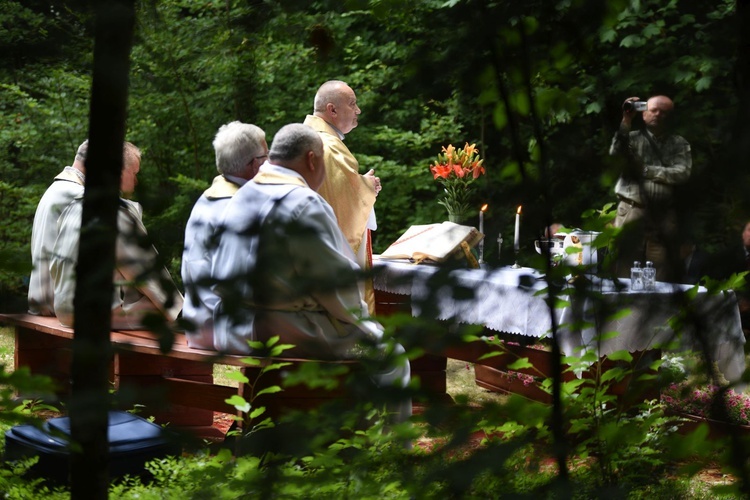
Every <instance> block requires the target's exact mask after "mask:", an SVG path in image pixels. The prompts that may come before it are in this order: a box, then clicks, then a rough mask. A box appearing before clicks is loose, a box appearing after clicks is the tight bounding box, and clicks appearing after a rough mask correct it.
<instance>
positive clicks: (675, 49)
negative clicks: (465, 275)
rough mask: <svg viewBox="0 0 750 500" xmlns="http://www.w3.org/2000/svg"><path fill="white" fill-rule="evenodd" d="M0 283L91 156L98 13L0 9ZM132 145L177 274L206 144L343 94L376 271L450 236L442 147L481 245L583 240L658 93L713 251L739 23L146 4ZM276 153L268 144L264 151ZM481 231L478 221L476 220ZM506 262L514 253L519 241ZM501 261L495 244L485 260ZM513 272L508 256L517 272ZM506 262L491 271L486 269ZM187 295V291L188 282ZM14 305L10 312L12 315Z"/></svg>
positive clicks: (152, 224) (695, 222) (530, 12)
mask: <svg viewBox="0 0 750 500" xmlns="http://www.w3.org/2000/svg"><path fill="white" fill-rule="evenodd" d="M2 6H3V9H2V13H1V14H0V19H2V26H3V27H4V29H3V30H2V31H0V44H1V45H2V47H3V49H4V52H5V53H6V54H8V56H7V57H5V58H3V59H2V61H0V74H2V78H0V82H2V83H0V97H2V98H1V99H0V123H1V124H2V126H1V127H0V151H2V153H0V173H1V174H2V175H1V176H0V178H1V179H2V181H0V215H1V216H2V219H3V220H4V221H5V223H4V224H3V225H2V227H1V228H0V233H1V234H0V254H1V255H3V257H5V258H4V259H2V260H3V262H4V264H3V265H2V268H0V272H2V283H3V287H4V289H5V290H6V292H8V291H12V292H21V293H22V289H23V287H24V277H25V276H26V275H27V273H28V266H29V262H28V261H29V259H28V258H27V256H28V255H29V252H28V241H29V234H30V227H31V220H32V217H33V211H34V207H35V204H36V201H37V200H38V197H39V196H40V195H41V193H42V192H43V190H44V189H45V188H46V186H47V185H48V184H49V182H50V181H51V179H52V178H53V177H54V176H55V175H56V174H57V173H58V171H59V170H61V169H62V167H63V166H65V165H67V164H70V163H71V161H72V157H73V155H74V152H75V149H76V147H77V145H78V144H79V143H80V142H81V141H82V140H83V139H84V138H85V136H86V134H87V132H86V126H87V113H88V106H87V104H88V99H89V92H90V70H91V64H92V52H91V44H92V29H93V28H92V13H91V12H90V11H89V10H88V8H87V5H86V3H85V2H66V3H65V4H62V3H57V2H53V3H51V4H50V3H48V2H40V1H34V0H32V1H25V2H14V1H9V0H3V2H2ZM137 7H138V19H137V26H136V39H135V46H134V48H133V53H132V68H131V77H130V107H129V115H128V122H127V127H128V128H127V130H128V133H127V138H128V140H130V141H132V142H134V143H135V144H136V145H138V146H139V147H141V148H142V150H143V151H144V161H143V165H142V173H141V174H140V183H139V186H138V191H137V194H136V198H137V199H138V201H140V202H141V203H142V204H143V205H144V209H145V214H146V217H145V220H146V224H147V227H148V228H149V230H150V232H151V234H152V235H153V237H154V238H155V240H156V245H157V248H159V250H160V252H161V253H162V254H163V255H164V256H165V257H166V259H167V260H168V261H170V262H171V266H170V269H171V270H173V271H177V270H178V269H179V262H178V261H179V258H180V254H181V248H182V238H183V229H184V224H185V222H186V220H187V217H188V215H189V211H190V208H191V207H192V204H193V203H194V201H195V200H196V199H197V197H198V196H199V195H200V193H201V191H202V190H203V189H204V188H205V187H206V186H207V185H208V184H209V182H210V180H211V178H212V177H213V176H214V175H215V167H214V159H213V151H212V147H211V140H212V138H213V135H214V134H215V132H216V130H217V129H218V127H219V126H220V125H221V124H223V123H226V122H229V121H232V120H241V121H245V122H249V123H255V124H257V125H259V126H261V127H262V128H263V129H264V130H265V131H266V133H267V136H268V138H269V139H271V138H272V137H273V134H274V133H275V131H276V130H278V129H279V128H280V127H281V126H282V125H284V124H286V123H290V122H301V121H302V120H303V119H304V117H305V115H306V114H308V113H310V112H311V108H312V99H313V96H314V94H315V90H316V89H317V87H318V86H319V85H320V83H322V82H323V81H325V80H328V79H333V78H337V79H343V80H345V81H347V82H348V83H350V85H351V86H352V87H353V88H354V89H355V91H356V92H357V94H358V98H359V104H360V107H361V109H362V110H363V112H362V115H361V117H360V125H359V127H357V129H355V130H354V131H352V132H351V133H350V134H349V137H347V144H348V145H349V147H350V149H351V150H352V151H353V152H354V153H355V155H356V156H357V158H358V159H359V162H360V166H361V169H362V171H363V172H364V171H366V170H367V169H370V168H375V169H376V172H377V173H378V175H379V176H380V177H381V179H382V182H383V186H384V190H383V192H382V194H381V196H380V197H379V200H378V203H377V205H376V212H377V216H378V223H379V230H378V231H377V232H376V236H375V245H374V246H375V251H376V252H377V251H382V250H383V249H384V248H385V247H386V246H387V245H388V244H389V243H390V242H392V241H393V240H395V238H396V237H397V236H398V235H399V234H400V233H401V232H402V231H404V230H405V229H406V228H407V227H408V226H409V225H411V224H416V223H429V222H438V221H441V220H445V217H446V214H445V212H444V210H443V209H442V208H441V207H440V206H439V205H438V204H437V198H438V194H439V192H438V189H439V186H438V185H437V183H435V182H434V181H433V179H432V176H431V175H430V173H429V170H428V167H429V164H430V162H431V160H433V159H434V158H435V157H436V156H437V154H438V153H439V152H440V149H441V147H442V146H444V145H447V144H454V145H458V146H462V145H463V144H464V143H465V142H469V143H477V145H478V147H479V148H480V151H481V152H482V155H483V157H484V158H486V160H485V166H486V168H487V176H486V178H485V179H484V180H483V183H482V185H481V187H480V189H479V190H478V192H477V195H476V200H475V201H476V206H477V210H478V208H479V207H480V206H481V205H482V204H483V203H485V202H486V203H489V210H488V213H487V219H486V220H487V222H486V227H487V233H488V235H489V236H488V238H489V239H490V240H491V241H494V239H495V235H496V234H497V233H506V234H508V231H509V230H510V229H511V225H512V223H513V214H514V213H515V207H516V206H517V205H523V206H524V214H525V215H524V225H523V234H522V239H523V242H524V243H523V245H524V246H525V250H530V249H531V242H532V241H533V239H534V238H535V237H537V236H538V232H539V229H538V228H541V227H542V226H543V225H544V224H545V222H546V221H547V220H548V219H551V220H557V221H562V222H563V223H565V224H566V225H568V226H569V227H583V226H584V225H585V224H586V222H585V220H583V219H582V214H584V212H585V211H586V210H588V209H592V208H594V209H601V208H602V207H604V206H605V204H607V203H609V202H612V201H613V193H612V187H613V185H614V181H615V180H616V177H617V175H618V173H619V171H618V165H617V164H616V163H615V162H613V161H612V159H611V158H609V157H608V155H607V150H608V146H609V143H610V141H611V136H612V133H613V131H614V130H615V128H616V126H617V124H618V123H619V114H620V104H621V102H622V101H623V100H624V98H626V97H629V96H632V95H638V96H641V97H646V96H648V95H652V94H656V93H664V94H667V95H670V96H672V97H673V99H674V101H675V103H676V106H677V107H676V113H675V114H676V116H675V121H674V125H675V129H676V131H677V132H678V133H680V134H681V135H683V136H684V137H686V138H687V139H688V140H689V141H690V143H691V145H692V149H693V155H694V172H693V176H692V180H691V182H690V183H689V185H687V186H685V187H684V189H683V191H684V196H685V198H686V199H689V200H691V204H690V207H691V210H690V218H689V220H685V221H683V222H684V225H685V228H686V230H687V231H689V232H690V234H691V235H692V237H693V238H695V239H696V240H698V241H701V242H702V243H703V244H704V245H705V246H706V247H707V248H708V249H709V250H711V249H714V248H716V247H717V246H720V245H724V244H726V243H727V241H729V240H730V239H731V238H732V237H734V236H735V235H736V232H737V230H736V225H737V224H738V223H739V222H741V221H742V220H743V217H745V216H746V214H747V211H746V204H747V203H746V202H745V201H744V197H742V195H741V194H742V193H741V186H742V185H746V184H745V182H746V176H745V173H744V172H745V169H743V168H741V165H740V164H739V163H737V162H738V161H740V158H738V157H736V156H732V155H731V154H730V153H731V150H730V145H729V141H730V139H731V138H732V137H733V126H734V124H735V119H736V113H737V109H738V108H737V103H738V98H737V93H738V91H737V89H736V88H735V82H736V81H737V79H736V78H734V77H733V75H735V67H734V65H735V59H734V57H733V54H734V51H735V47H736V46H737V45H736V38H735V37H736V35H737V32H738V26H737V19H736V15H735V8H734V2H731V1H727V0H725V1H721V2H716V3H712V4H711V5H709V4H706V3H704V2H696V1H676V0H673V1H669V2H657V1H636V0H619V1H613V2H606V3H605V2H597V1H585V0H578V1H570V0H565V1H558V2H546V1H541V0H537V1H532V2H523V3H517V2H489V1H450V2H445V1H437V0H433V1H426V0H425V1H420V2H398V1H386V0H379V1H369V2H368V1H347V2H335V1H317V2H310V3H308V2H294V1H286V2H273V1H257V2H240V1H228V2H208V1H206V2H199V1H171V0H169V1H152V0H151V1H150V0H144V1H141V2H138V4H137ZM269 142H270V141H269ZM470 222H471V221H470ZM507 241H509V239H508V238H506V242H507ZM487 249H488V253H489V254H490V255H488V260H490V262H492V259H493V252H494V251H495V246H494V245H488V246H487ZM506 253H507V252H506ZM494 257H496V256H494ZM175 274H178V273H175ZM6 296H7V295H6Z"/></svg>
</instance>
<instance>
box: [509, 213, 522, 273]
mask: <svg viewBox="0 0 750 500" xmlns="http://www.w3.org/2000/svg"><path fill="white" fill-rule="evenodd" d="M520 250H521V205H518V210H516V229H515V231H514V233H513V252H514V253H515V254H516V262H515V263H514V264H513V265H512V266H511V267H512V268H513V269H520V268H521V266H519V265H518V252H519V251H520Z"/></svg>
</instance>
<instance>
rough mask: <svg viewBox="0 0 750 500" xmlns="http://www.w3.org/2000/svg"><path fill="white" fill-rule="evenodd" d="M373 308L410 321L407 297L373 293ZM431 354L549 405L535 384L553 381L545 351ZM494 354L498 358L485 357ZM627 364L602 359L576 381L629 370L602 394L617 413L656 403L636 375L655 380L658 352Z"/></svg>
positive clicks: (468, 347)
mask: <svg viewBox="0 0 750 500" xmlns="http://www.w3.org/2000/svg"><path fill="white" fill-rule="evenodd" d="M375 299H376V308H377V310H378V313H379V314H381V315H391V314H396V313H402V314H407V315H409V316H410V315H411V299H410V297H409V296H407V295H400V294H395V293H391V292H387V291H383V290H377V289H376V290H375ZM484 334H485V335H486V336H487V337H492V336H497V335H498V332H494V331H492V330H488V329H485V331H484ZM433 352H435V353H438V354H439V355H441V356H445V357H446V358H451V359H459V360H462V361H466V362H469V363H473V364H474V376H475V382H476V384H477V385H479V386H480V387H483V388H485V389H487V390H490V391H493V392H501V393H506V394H519V395H521V396H524V397H526V398H528V399H531V400H534V401H539V402H542V403H551V401H552V396H551V395H550V394H549V393H548V392H547V391H545V390H543V389H542V388H540V384H539V382H540V381H541V380H543V379H546V378H550V377H552V374H553V358H552V353H551V352H550V351H549V350H542V349H537V348H534V347H528V346H523V345H519V344H517V343H513V342H502V343H501V345H493V344H491V343H486V342H482V341H477V342H471V343H454V344H450V345H447V346H440V348H439V349H437V350H434V351H433ZM498 352H501V353H503V354H502V355H494V356H491V357H488V356H489V355H490V354H492V353H495V354H497V353H498ZM631 354H632V356H633V362H632V363H624V362H619V361H618V362H615V361H612V360H609V359H607V358H601V359H600V360H599V361H598V362H596V363H593V364H592V366H591V368H590V369H589V370H587V371H585V372H584V373H583V374H582V375H581V376H582V377H583V378H586V379H594V378H596V377H597V376H598V374H600V373H603V372H604V371H606V370H607V369H609V368H613V367H615V366H619V367H623V368H626V369H630V370H632V373H631V374H629V375H627V376H626V377H624V378H623V380H621V381H619V382H616V383H612V384H610V385H609V387H608V388H607V394H611V395H614V396H616V397H617V400H618V405H620V407H629V406H631V405H632V404H636V403H638V402H641V401H644V400H649V399H655V398H658V397H659V391H658V386H657V384H656V383H648V382H640V381H638V378H639V376H640V375H641V374H644V373H649V374H650V375H655V374H656V373H655V371H653V370H650V369H649V368H648V365H649V364H650V362H651V361H654V360H655V359H658V358H659V357H660V356H661V351H660V350H659V349H651V350H649V351H643V352H635V353H631ZM522 358H526V359H528V361H529V363H530V364H531V365H533V366H532V367H531V368H517V369H510V368H509V366H511V365H512V364H513V363H515V362H516V361H517V360H519V359H522ZM570 368H571V367H570V366H568V365H565V364H563V365H562V366H561V368H560V369H561V371H562V380H563V382H568V381H571V380H574V379H575V378H576V375H575V374H574V373H573V371H572V370H570Z"/></svg>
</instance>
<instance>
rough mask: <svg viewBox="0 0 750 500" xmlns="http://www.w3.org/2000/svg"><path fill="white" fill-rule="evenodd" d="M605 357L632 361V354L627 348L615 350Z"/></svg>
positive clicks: (613, 359)
mask: <svg viewBox="0 0 750 500" xmlns="http://www.w3.org/2000/svg"><path fill="white" fill-rule="evenodd" d="M607 358H608V359H611V360H612V361H627V362H628V363H632V361H633V355H632V354H630V353H629V352H628V351H627V350H622V351H615V352H613V353H612V354H608V355H607Z"/></svg>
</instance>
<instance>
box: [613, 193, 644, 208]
mask: <svg viewBox="0 0 750 500" xmlns="http://www.w3.org/2000/svg"><path fill="white" fill-rule="evenodd" d="M617 198H618V199H619V200H620V201H621V202H622V203H627V204H628V205H630V206H631V207H635V208H646V205H644V204H643V203H638V202H637V201H633V200H631V199H630V198H625V197H624V196H618V197H617Z"/></svg>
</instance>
